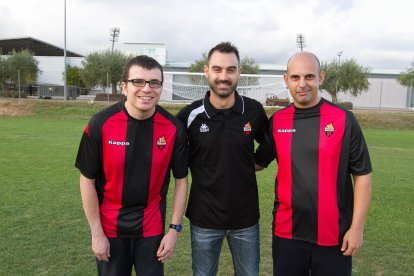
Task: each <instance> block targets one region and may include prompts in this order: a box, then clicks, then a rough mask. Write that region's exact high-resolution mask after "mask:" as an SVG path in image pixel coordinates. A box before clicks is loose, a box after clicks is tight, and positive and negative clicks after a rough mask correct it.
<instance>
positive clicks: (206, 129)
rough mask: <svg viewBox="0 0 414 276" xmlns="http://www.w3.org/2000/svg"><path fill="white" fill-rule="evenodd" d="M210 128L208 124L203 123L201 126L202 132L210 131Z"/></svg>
mask: <svg viewBox="0 0 414 276" xmlns="http://www.w3.org/2000/svg"><path fill="white" fill-rule="evenodd" d="M209 131H210V129H209V128H208V126H207V125H206V124H202V125H201V127H200V132H209Z"/></svg>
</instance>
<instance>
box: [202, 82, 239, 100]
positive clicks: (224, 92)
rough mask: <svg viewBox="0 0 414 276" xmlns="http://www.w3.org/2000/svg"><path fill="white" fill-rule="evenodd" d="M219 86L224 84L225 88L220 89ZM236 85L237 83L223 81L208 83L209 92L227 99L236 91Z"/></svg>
mask: <svg viewBox="0 0 414 276" xmlns="http://www.w3.org/2000/svg"><path fill="white" fill-rule="evenodd" d="M220 84H226V85H227V86H225V87H220ZM237 85H238V81H236V82H234V83H233V82H231V81H229V80H225V81H221V80H216V81H210V82H209V86H210V91H211V92H213V93H214V94H215V95H216V96H218V97H220V98H227V97H229V96H230V95H232V94H233V92H234V91H236V88H237Z"/></svg>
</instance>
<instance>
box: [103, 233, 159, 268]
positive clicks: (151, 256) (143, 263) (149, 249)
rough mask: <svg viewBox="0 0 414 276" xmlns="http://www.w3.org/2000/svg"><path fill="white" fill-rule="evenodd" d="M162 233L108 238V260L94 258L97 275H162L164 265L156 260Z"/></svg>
mask: <svg viewBox="0 0 414 276" xmlns="http://www.w3.org/2000/svg"><path fill="white" fill-rule="evenodd" d="M162 238H163V235H159V236H154V237H148V238H109V244H110V258H109V262H104V261H99V260H98V259H96V264H97V267H98V275H99V276H123V275H125V276H126V275H128V276H130V275H131V272H132V267H134V269H135V273H136V274H137V276H141V275H145V276H147V275H148V276H149V275H151V276H163V275H164V265H163V264H162V263H161V262H159V261H158V258H157V250H158V247H159V245H160V243H161V240H162Z"/></svg>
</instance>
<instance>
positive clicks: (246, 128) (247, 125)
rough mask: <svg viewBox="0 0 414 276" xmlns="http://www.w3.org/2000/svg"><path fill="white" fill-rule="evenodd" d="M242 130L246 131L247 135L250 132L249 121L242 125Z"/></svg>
mask: <svg viewBox="0 0 414 276" xmlns="http://www.w3.org/2000/svg"><path fill="white" fill-rule="evenodd" d="M243 131H244V133H246V135H247V136H248V135H250V133H251V132H252V126H251V125H250V123H249V122H247V124H245V125H244V127H243Z"/></svg>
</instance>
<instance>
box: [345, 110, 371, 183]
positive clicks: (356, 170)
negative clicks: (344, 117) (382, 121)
mask: <svg viewBox="0 0 414 276" xmlns="http://www.w3.org/2000/svg"><path fill="white" fill-rule="evenodd" d="M349 119H350V120H351V140H350V143H351V144H350V151H349V167H348V170H349V171H350V172H351V174H354V175H365V174H368V173H370V172H372V166H371V159H370V157H369V152H368V147H367V144H366V142H365V138H364V135H363V134H362V130H361V127H360V126H359V124H358V121H357V120H356V118H355V116H354V114H352V113H351V112H349Z"/></svg>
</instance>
